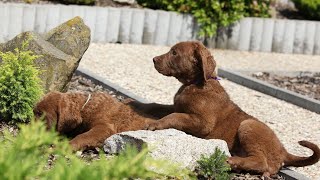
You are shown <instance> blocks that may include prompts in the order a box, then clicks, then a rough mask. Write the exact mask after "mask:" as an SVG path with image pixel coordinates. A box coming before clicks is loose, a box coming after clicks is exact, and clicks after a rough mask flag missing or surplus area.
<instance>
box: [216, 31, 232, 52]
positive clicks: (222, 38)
mask: <svg viewBox="0 0 320 180" xmlns="http://www.w3.org/2000/svg"><path fill="white" fill-rule="evenodd" d="M228 30H229V28H228V27H223V28H219V29H218V30H217V35H216V44H215V45H216V48H218V49H226V48H227V45H228Z"/></svg>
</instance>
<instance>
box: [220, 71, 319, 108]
mask: <svg viewBox="0 0 320 180" xmlns="http://www.w3.org/2000/svg"><path fill="white" fill-rule="evenodd" d="M218 74H219V76H221V77H223V78H226V79H228V80H230V81H232V82H235V83H237V84H240V85H243V86H246V87H248V88H250V89H254V90H257V91H260V92H262V93H264V94H268V95H270V96H273V97H276V98H278V99H281V100H284V101H287V102H289V103H292V104H294V105H297V106H300V107H303V108H305V109H308V110H310V111H313V112H316V113H320V101H318V100H315V99H312V98H309V97H306V96H303V95H301V94H298V93H295V92H292V91H288V90H286V89H283V88H279V87H277V86H274V85H272V84H269V83H266V82H264V81H261V80H258V79H255V78H253V77H250V76H247V75H244V74H241V73H240V72H239V71H238V72H232V71H230V70H227V69H223V68H218Z"/></svg>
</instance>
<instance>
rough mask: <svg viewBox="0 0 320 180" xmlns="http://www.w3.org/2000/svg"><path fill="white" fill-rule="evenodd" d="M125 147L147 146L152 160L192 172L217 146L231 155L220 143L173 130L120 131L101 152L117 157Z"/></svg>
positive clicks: (107, 141) (109, 139) (226, 147)
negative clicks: (168, 162)
mask: <svg viewBox="0 0 320 180" xmlns="http://www.w3.org/2000/svg"><path fill="white" fill-rule="evenodd" d="M126 145H134V146H136V147H137V148H138V149H141V147H142V146H143V145H146V146H147V147H148V149H149V155H150V156H151V157H153V158H154V159H165V160H169V161H172V162H174V163H178V164H179V165H181V167H187V168H189V169H191V170H194V169H195V167H196V165H197V160H199V159H200V157H201V155H202V154H203V155H205V156H209V155H211V154H213V153H214V152H215V148H216V147H217V148H219V149H220V150H221V151H223V152H225V153H226V155H227V156H230V153H229V150H228V146H227V143H226V142H225V141H223V140H219V139H208V140H207V139H200V138H197V137H194V136H191V135H187V134H186V133H184V132H182V131H178V130H175V129H166V130H157V131H146V130H140V131H128V132H122V133H119V134H115V135H113V136H111V137H109V138H108V139H106V140H105V143H104V146H103V149H104V151H105V152H107V153H109V154H117V153H119V152H120V151H122V150H123V149H124V148H125V146H126Z"/></svg>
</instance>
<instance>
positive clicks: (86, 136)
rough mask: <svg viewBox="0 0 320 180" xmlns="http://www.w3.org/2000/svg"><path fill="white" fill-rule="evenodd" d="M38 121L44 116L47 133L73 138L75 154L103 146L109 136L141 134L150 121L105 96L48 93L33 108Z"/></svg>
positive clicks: (97, 94) (99, 94)
mask: <svg viewBox="0 0 320 180" xmlns="http://www.w3.org/2000/svg"><path fill="white" fill-rule="evenodd" d="M34 114H35V116H36V119H39V118H40V117H42V116H44V120H45V121H46V124H47V127H48V129H50V128H52V126H54V128H55V129H56V130H57V131H58V132H59V133H60V134H63V135H67V136H71V137H74V138H73V139H72V140H71V141H70V144H71V146H72V148H73V149H74V150H84V149H88V148H93V147H97V146H100V145H102V143H103V142H104V140H105V139H106V138H108V137H109V136H111V135H113V134H115V133H119V132H123V131H133V130H140V129H143V128H144V127H145V126H146V123H148V122H149V123H150V122H151V121H152V119H151V118H148V117H145V116H142V115H140V114H138V113H137V112H135V111H134V110H133V109H132V108H131V107H130V106H128V105H125V104H123V103H121V102H119V101H117V100H116V99H115V98H113V97H111V96H110V95H109V94H106V93H102V92H100V93H93V94H89V95H88V94H83V93H60V92H51V93H48V94H47V95H46V96H44V97H43V99H42V100H41V101H40V102H39V103H37V104H36V106H35V108H34Z"/></svg>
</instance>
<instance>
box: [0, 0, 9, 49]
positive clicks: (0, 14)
mask: <svg viewBox="0 0 320 180" xmlns="http://www.w3.org/2000/svg"><path fill="white" fill-rule="evenodd" d="M0 20H1V23H0V32H1V33H0V43H1V42H5V41H7V40H8V27H9V7H8V6H4V5H2V4H0Z"/></svg>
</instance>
